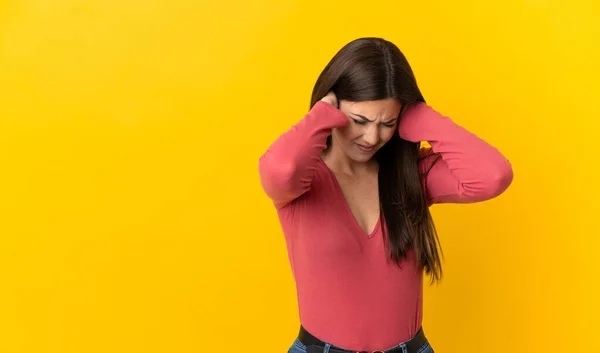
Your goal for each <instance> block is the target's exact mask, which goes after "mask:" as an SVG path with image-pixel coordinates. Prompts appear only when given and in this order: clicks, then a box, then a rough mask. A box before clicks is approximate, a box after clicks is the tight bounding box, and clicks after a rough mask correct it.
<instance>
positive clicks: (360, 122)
mask: <svg viewBox="0 0 600 353" xmlns="http://www.w3.org/2000/svg"><path fill="white" fill-rule="evenodd" d="M352 121H354V123H355V124H358V125H365V124H366V123H367V122H368V121H364V120H356V119H352Z"/></svg>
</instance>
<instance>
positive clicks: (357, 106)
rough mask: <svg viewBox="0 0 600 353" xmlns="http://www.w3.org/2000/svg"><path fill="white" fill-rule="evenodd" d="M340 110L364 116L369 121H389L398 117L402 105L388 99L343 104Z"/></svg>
mask: <svg viewBox="0 0 600 353" xmlns="http://www.w3.org/2000/svg"><path fill="white" fill-rule="evenodd" d="M344 103H346V104H343V103H342V104H341V105H340V108H341V109H342V110H345V111H346V113H355V114H360V115H364V116H365V117H367V118H369V119H371V120H390V119H395V118H397V117H398V115H400V109H401V108H402V104H400V102H398V101H397V100H396V99H393V98H388V99H382V100H376V101H364V102H344Z"/></svg>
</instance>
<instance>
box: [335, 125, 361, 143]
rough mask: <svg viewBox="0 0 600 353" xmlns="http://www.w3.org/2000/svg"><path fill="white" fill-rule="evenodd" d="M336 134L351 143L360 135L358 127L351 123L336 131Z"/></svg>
mask: <svg viewBox="0 0 600 353" xmlns="http://www.w3.org/2000/svg"><path fill="white" fill-rule="evenodd" d="M338 132H339V135H340V137H342V138H343V139H344V140H348V141H353V140H355V139H357V138H358V137H360V136H361V135H362V132H361V130H360V126H357V125H356V124H352V123H350V124H348V125H346V126H344V127H342V128H340V129H338Z"/></svg>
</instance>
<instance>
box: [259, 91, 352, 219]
mask: <svg viewBox="0 0 600 353" xmlns="http://www.w3.org/2000/svg"><path fill="white" fill-rule="evenodd" d="M347 123H348V117H347V116H346V115H345V114H344V113H342V112H341V111H340V110H338V109H337V108H335V107H334V106H332V105H331V104H329V103H326V102H324V101H319V102H317V103H316V104H315V105H314V106H313V108H312V109H311V110H310V112H309V113H308V114H306V115H305V116H304V118H303V119H302V120H300V121H299V122H298V123H297V124H296V125H294V126H292V128H291V129H290V130H288V131H287V132H285V133H284V134H283V135H281V136H279V138H278V139H277V140H276V141H275V142H273V144H272V145H271V146H270V147H269V148H268V149H267V151H266V152H265V153H264V154H263V155H262V156H261V157H260V160H259V164H258V167H259V173H260V181H261V184H262V187H263V189H264V191H265V193H266V194H267V195H268V196H269V197H270V198H271V199H272V200H273V203H274V204H275V206H276V207H277V208H280V207H283V206H285V205H286V204H288V203H289V202H291V201H293V200H294V199H296V198H297V197H299V196H300V195H302V194H304V193H305V192H307V191H308V190H309V189H310V184H311V181H312V178H313V175H314V172H315V169H316V167H317V163H318V162H319V158H321V152H322V151H323V149H324V148H325V147H326V145H327V137H328V136H329V135H331V130H332V129H333V128H336V127H341V126H344V125H345V124H347Z"/></svg>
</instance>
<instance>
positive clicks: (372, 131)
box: [363, 124, 379, 146]
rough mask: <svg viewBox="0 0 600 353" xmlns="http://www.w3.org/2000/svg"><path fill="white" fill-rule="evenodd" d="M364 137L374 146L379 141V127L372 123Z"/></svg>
mask: <svg viewBox="0 0 600 353" xmlns="http://www.w3.org/2000/svg"><path fill="white" fill-rule="evenodd" d="M363 139H364V140H365V142H367V143H368V144H369V145H371V146H374V145H376V144H378V143H379V127H378V126H377V125H375V124H372V125H371V126H369V127H368V128H367V131H365V134H364V135H363Z"/></svg>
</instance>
